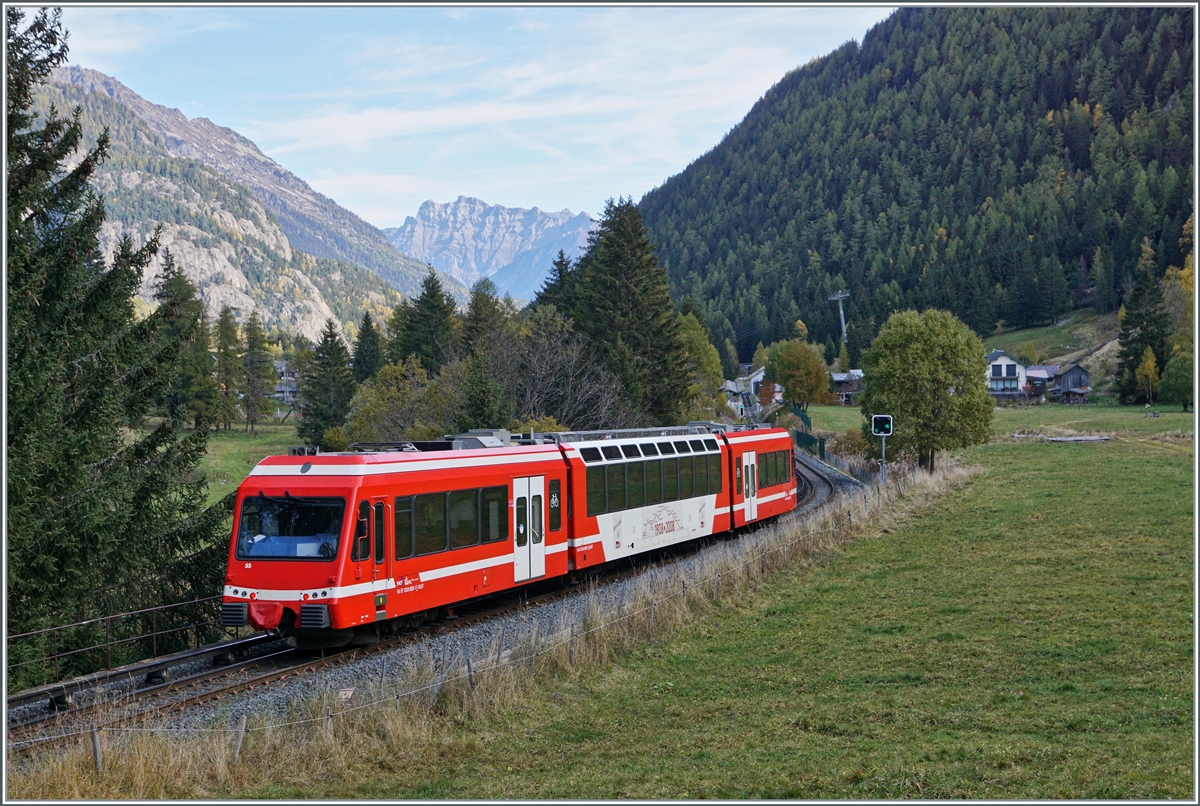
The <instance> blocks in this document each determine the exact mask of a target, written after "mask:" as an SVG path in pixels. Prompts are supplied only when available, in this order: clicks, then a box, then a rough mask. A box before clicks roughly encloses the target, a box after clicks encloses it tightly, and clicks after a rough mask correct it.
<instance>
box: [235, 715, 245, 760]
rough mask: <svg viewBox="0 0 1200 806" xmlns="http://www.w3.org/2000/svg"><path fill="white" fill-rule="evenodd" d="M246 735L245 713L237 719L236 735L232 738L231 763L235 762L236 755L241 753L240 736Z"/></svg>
mask: <svg viewBox="0 0 1200 806" xmlns="http://www.w3.org/2000/svg"><path fill="white" fill-rule="evenodd" d="M245 735H246V715H245V714H242V717H241V719H239V720H238V726H237V737H236V738H235V739H234V740H233V763H234V764H237V760H238V756H240V755H241V754H242V738H243V737H244V736H245Z"/></svg>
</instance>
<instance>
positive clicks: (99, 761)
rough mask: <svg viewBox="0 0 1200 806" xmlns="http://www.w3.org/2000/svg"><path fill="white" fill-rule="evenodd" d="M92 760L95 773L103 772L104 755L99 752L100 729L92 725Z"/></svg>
mask: <svg viewBox="0 0 1200 806" xmlns="http://www.w3.org/2000/svg"><path fill="white" fill-rule="evenodd" d="M92 760H93V761H95V762H96V772H98V773H102V772H104V754H103V753H102V752H101V751H100V728H98V727H96V726H95V725H92Z"/></svg>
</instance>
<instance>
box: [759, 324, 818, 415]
mask: <svg viewBox="0 0 1200 806" xmlns="http://www.w3.org/2000/svg"><path fill="white" fill-rule="evenodd" d="M773 347H774V349H772V350H768V358H767V371H766V372H765V373H764V375H763V377H764V378H765V379H766V380H767V381H768V382H776V383H778V384H779V385H780V386H782V387H783V401H784V402H785V403H787V404H788V405H789V406H795V407H796V408H798V409H800V410H801V411H808V407H809V406H810V405H812V404H814V403H815V404H817V405H822V404H824V403H828V402H829V398H830V394H829V371H828V370H827V369H826V368H825V361H824V360H823V359H822V358H821V355H820V354H819V353H818V352H817V351H818V349H820V348H818V347H817V346H815V345H812V344H806V343H804V342H801V341H798V340H789V341H786V342H783V343H781V344H779V345H778V346H774V345H773ZM764 385H765V384H764Z"/></svg>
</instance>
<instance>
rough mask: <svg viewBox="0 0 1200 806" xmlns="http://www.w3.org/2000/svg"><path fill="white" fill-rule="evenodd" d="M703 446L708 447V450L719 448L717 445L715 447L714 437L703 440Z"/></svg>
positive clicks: (717, 449)
mask: <svg viewBox="0 0 1200 806" xmlns="http://www.w3.org/2000/svg"><path fill="white" fill-rule="evenodd" d="M704 447H706V448H708V449H709V450H710V451H719V450H721V449H720V448H719V447H717V441H716V440H715V439H706V440H704Z"/></svg>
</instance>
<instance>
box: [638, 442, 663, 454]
mask: <svg viewBox="0 0 1200 806" xmlns="http://www.w3.org/2000/svg"><path fill="white" fill-rule="evenodd" d="M641 448H642V456H658V455H659V454H658V448H657V447H656V446H655V444H654V443H653V442H643V443H641Z"/></svg>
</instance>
